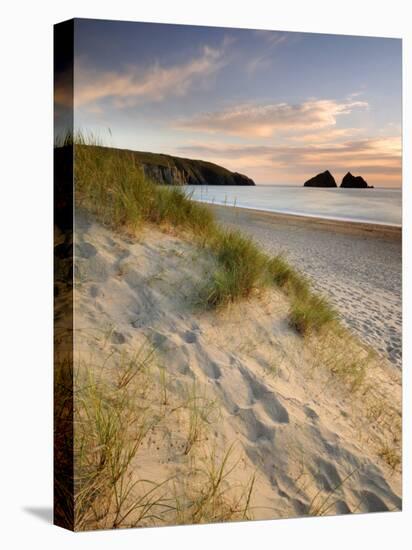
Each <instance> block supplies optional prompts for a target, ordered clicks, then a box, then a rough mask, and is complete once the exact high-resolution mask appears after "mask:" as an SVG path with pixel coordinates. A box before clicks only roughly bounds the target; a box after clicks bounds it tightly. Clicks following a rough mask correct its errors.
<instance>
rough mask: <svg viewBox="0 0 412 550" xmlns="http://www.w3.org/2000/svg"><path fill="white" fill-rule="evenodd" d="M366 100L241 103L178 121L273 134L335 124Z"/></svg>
mask: <svg viewBox="0 0 412 550" xmlns="http://www.w3.org/2000/svg"><path fill="white" fill-rule="evenodd" d="M367 106H368V104H367V103H366V102H364V101H341V102H339V101H335V100H324V99H322V100H309V101H304V102H303V103H300V104H295V105H292V104H290V103H266V104H251V103H246V104H241V105H238V106H233V107H230V108H228V109H226V110H222V111H216V112H211V113H202V114H200V115H198V116H195V117H193V118H191V119H183V120H180V121H178V122H177V125H178V127H179V128H183V129H190V130H197V131H201V132H211V133H217V132H219V133H223V134H230V135H235V136H241V137H244V136H247V137H270V136H272V135H273V134H274V132H275V131H276V130H278V131H279V130H282V131H288V130H292V129H293V130H307V129H319V128H326V127H330V126H334V125H335V124H336V119H337V117H339V116H341V115H345V114H349V113H351V112H352V111H353V110H354V109H358V108H366V107H367Z"/></svg>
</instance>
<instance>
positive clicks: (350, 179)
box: [340, 172, 373, 189]
mask: <svg viewBox="0 0 412 550" xmlns="http://www.w3.org/2000/svg"><path fill="white" fill-rule="evenodd" d="M340 186H341V187H344V188H345V187H346V188H351V189H373V185H368V183H367V182H366V181H365V180H364V179H363V178H362V176H354V175H353V174H351V173H350V172H348V173H347V174H346V176H344V178H343V180H342V183H341V184H340Z"/></svg>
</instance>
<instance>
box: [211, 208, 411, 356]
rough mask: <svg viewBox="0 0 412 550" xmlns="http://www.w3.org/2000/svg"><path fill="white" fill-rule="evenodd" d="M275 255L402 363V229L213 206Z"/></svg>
mask: <svg viewBox="0 0 412 550" xmlns="http://www.w3.org/2000/svg"><path fill="white" fill-rule="evenodd" d="M213 209H214V212H215V214H216V216H217V218H218V220H219V221H220V222H221V223H223V224H225V225H227V226H229V227H231V228H237V229H241V230H242V231H243V232H244V233H246V234H248V235H249V236H251V237H252V238H253V239H255V240H256V241H257V242H258V243H259V244H260V245H261V246H262V248H263V249H264V250H266V251H267V252H268V253H271V254H279V253H283V254H284V255H285V257H286V258H288V259H289V260H290V262H291V263H292V264H293V265H295V266H296V267H297V268H298V269H299V270H301V271H302V272H303V273H305V274H306V275H307V276H308V277H309V278H310V280H311V282H312V285H313V286H314V288H316V289H317V290H318V291H320V292H321V293H322V294H324V295H326V296H327V297H328V298H329V300H330V301H331V303H333V305H334V306H335V307H336V308H337V310H338V311H339V313H340V314H341V319H342V321H343V322H344V323H345V324H346V326H347V327H348V328H350V330H352V331H353V332H354V333H355V334H358V335H359V336H360V337H361V338H362V339H363V340H365V341H366V342H368V343H369V344H370V345H371V346H372V347H373V348H374V349H375V350H377V351H378V352H379V353H380V354H382V355H383V356H384V357H387V358H388V359H389V360H390V361H391V363H393V364H394V365H396V366H397V367H401V364H402V239H401V236H402V235H401V229H400V228H397V227H390V226H379V225H371V224H364V223H349V222H338V221H328V220H320V219H316V220H313V219H310V218H304V217H298V216H288V215H278V214H272V213H266V212H258V211H254V210H247V209H234V208H229V207H219V206H214V207H213Z"/></svg>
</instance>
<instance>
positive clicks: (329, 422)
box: [75, 210, 401, 527]
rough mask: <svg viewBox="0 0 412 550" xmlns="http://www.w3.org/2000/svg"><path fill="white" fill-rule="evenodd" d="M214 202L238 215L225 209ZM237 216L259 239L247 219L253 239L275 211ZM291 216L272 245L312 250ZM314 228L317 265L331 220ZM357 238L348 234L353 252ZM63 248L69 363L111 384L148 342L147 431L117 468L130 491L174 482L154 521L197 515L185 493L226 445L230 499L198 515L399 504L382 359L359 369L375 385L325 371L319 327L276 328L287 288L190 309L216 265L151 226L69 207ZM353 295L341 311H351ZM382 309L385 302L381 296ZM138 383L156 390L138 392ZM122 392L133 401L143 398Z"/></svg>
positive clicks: (395, 410)
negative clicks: (168, 506) (69, 251)
mask: <svg viewBox="0 0 412 550" xmlns="http://www.w3.org/2000/svg"><path fill="white" fill-rule="evenodd" d="M217 214H218V215H219V217H220V218H221V219H222V218H223V217H224V216H226V221H225V223H228V224H235V221H234V219H233V220H232V219H231V218H232V215H233V214H232V212H228V211H226V210H221V211H220V212H217ZM241 215H242V216H244V217H245V222H246V221H247V220H248V219H249V225H248V224H246V223H244V224H242V227H244V228H245V229H246V230H249V231H250V232H252V231H253V232H254V236H255V237H258V238H259V230H260V231H261V239H263V244H264V245H265V242H266V241H265V240H264V236H265V235H267V233H268V231H269V230H271V226H272V223H274V222H272V221H269V222H265V221H264V220H263V221H262V219H261V217H260V216H259V215H255V214H251V213H246V212H245V213H243V212H242V213H241ZM277 223H278V224H279V222H277ZM282 224H283V222H282V223H280V224H279V225H280V226H281V227H284V225H282ZM248 227H249V229H248ZM293 227H294V226H293ZM303 229H304V232H305V235H306V237H305V239H306V240H305V242H303V241H302V237H299V235H300V234H301V232H302V230H300V229H299V228H298V227H295V229H294V230H293V231H291V230H290V228H289V230H288V231H286V227H284V232H283V233H281V232H280V233H276V234H277V235H278V238H279V240H278V241H275V242H274V244H273V246H274V248H276V246H277V247H278V248H281V245H282V246H284V247H286V241H283V242H282V241H281V240H280V239H281V236H282V235H283V238H284V239H286V238H288V239H289V241H290V250H291V251H293V253H294V255H295V256H294V258H296V260H298V259H299V251H300V253H301V255H302V257H303V248H304V245H305V243H306V246H307V247H309V243H310V242H312V245H311V246H312V252H313V253H315V252H316V251H317V250H319V247H320V248H321V242H322V241H319V240H318V241H316V240H315V238H314V232H315V231H316V230H315V229H312V230H310V231H309V230H308V228H303ZM322 235H323V238H324V243H327V242H329V248H328V249H325V250H324V251H323V254H322V257H321V258H322V262H323V264H322V268H324V265H325V264H327V263H328V259H329V254H328V251H329V252H330V250H331V249H332V248H333V246H332V244H331V243H330V239H331V237H330V234H329V232H328V231H326V232H325V233H319V239H321V238H322ZM293 236H294V237H293ZM338 237H339V235H338ZM293 238H294V239H295V240H293ZM310 238H312V241H311V240H310ZM340 238H341V239H342V245H341V246H342V247H343V246H347V247H350V245H351V243H352V242H353V239H354V236H353V235H346V234H342V235H341V236H340ZM328 239H329V240H328ZM335 240H336V239H335ZM272 241H273V239H272V240H271V242H272ZM298 242H300V243H301V244H300V248H299V247H298V246H297V245H296V244H295V243H298ZM379 242H380V241H379ZM368 243H369V240H367V241H366V243H363V241H362V239H360V240H359V246H362V245H363V246H364V247H365V249H366V244H368ZM323 246H325V244H323ZM388 249H389V250H390V249H391V248H390V246H389V241H388ZM75 251H76V252H75V253H76V261H75V272H76V291H75V322H76V335H75V339H76V342H75V345H76V350H77V355H76V360H75V363H76V364H75V370H76V371H77V372H82V371H84V373H85V375H86V376H87V377H89V376H90V375H91V374H93V373H94V374H93V375H94V376H95V377H96V378H97V379H98V380H104V379H105V377H106V378H107V380H109V382H110V384H111V385H113V383H114V382H113V381H114V380H116V379H118V378H116V377H119V373H120V374H121V373H122V372H123V370H122V369H124V365H125V362H126V361H127V360H126V359H125V358H127V357H131V356H132V354H136V350H140V349H142V346H145V345H147V343H149V344H148V345H150V346H152V347H153V349H154V353H155V362H156V365H155V366H154V367H153V370H152V371H151V374H150V379H149V378H147V377H148V376H149V374H148V371H146V370H145V371H144V372H145V374H144V375H143V371H142V370H140V371H139V372H137V373H134V374H133V376H135V378H134V380H133V382H135V383H136V388H137V389H136V390H135V391H136V392H140V391H142V388H146V389H145V390H144V392H145V394H144V397H139V399H144V403H145V405H144V410H145V411H146V413H145V414H146V417H148V418H149V420H150V419H151V420H150V421H151V423H150V426H151V428H150V430H148V431H147V432H145V434H144V437H143V436H142V438H141V440H139V441H140V443H139V447H138V451H137V453H136V456H135V458H134V459H133V462H132V464H131V466H130V471H129V474H128V476H129V478H128V479H131V480H133V483H135V485H133V487H136V489H134V492H132V496H133V498H134V499H135V501H136V499H137V498H143V497H140V496H139V493H137V494H136V491H138V490H140V489H141V485H139V483H144V482H143V481H142V480H155V481H156V483H159V484H160V482H162V484H161V485H159V489H156V491H162V492H161V493H160V492H159V493H155V494H156V495H157V494H159V495H161V496H159V499H160V500H159V502H163V501H162V500H161V499H162V498H163V495H164V494H165V495H166V496H165V497H164V498H167V499H169V500H167V502H169V503H170V498H171V495H172V496H173V498H176V501H178V502H179V503H180V504H179V510H180V512H179V514H178V513H177V512H175V511H173V512H168V514H169V515H167V514H163V511H162V514H163V515H161V516H160V517H161V520H156V522H157V524H174V523H191V522H194V521H205V519H203V520H199V519H197V517H198V516H195V515H193V512H192V510H193V503H194V502H198V500H196V499H199V495H202V494H203V493H202V491H204V488H205V487H206V486H207V483H209V482H210V479H215V478H214V477H213V476H215V475H216V474H213V472H216V471H219V466H218V465H219V464H225V462H224V461H225V457H226V456H227V453H228V452H229V454H230V456H229V459H228V465H227V466H225V470H224V471H225V472H226V468H227V471H228V473H227V475H226V473H225V476H224V478H223V481H222V487H223V488H222V493H221V496H219V503H218V507H219V510H222V509H226V510H231V511H232V512H231V513H230V514H229V512H228V515H227V516H222V515H220V516H216V515H213V514H215V512H213V513H212V512H210V514H211V515H207V516H204V517H206V521H215V520H216V519H214V518H217V517H220V518H223V517H226V518H231V519H242V517H243V518H246V517H247V518H249V519H264V518H280V517H296V516H302V515H328V514H342V513H356V512H368V511H371V512H372V511H384V510H399V509H400V508H401V476H400V471H399V465H398V464H397V465H396V464H395V463H393V464H392V466H391V465H390V464H389V462H390V460H391V459H390V458H389V459H388V457H392V456H396V453H398V452H399V445H400V440H399V438H400V435H399V434H400V431H399V430H400V397H401V391H400V388H401V386H400V376H398V375H397V371H396V369H393V368H392V367H390V365H389V363H387V362H386V361H383V362H382V361H378V362H376V361H375V362H373V361H372V363H371V364H370V367H368V369H370V370H368V372H367V377H371V378H370V379H371V382H372V381H373V390H369V389H365V390H362V394H359V393H357V392H356V390H355V389H354V386H353V385H349V386H348V385H345V383H344V382H343V380H344V378H340V377H339V376H336V375H334V374H333V370H332V371H330V370H327V369H325V368H324V365H323V364H322V360H323V359H322V358H327V357H330V358H332V359H333V360H334V359H335V357H334V355H335V351H334V350H333V349H329V348H328V347H327V345H326V344H322V342H321V341H319V342H317V341H316V340H314V341H313V342H312V344H311V345H308V344H307V342H306V340H305V339H303V338H302V337H301V336H299V335H298V334H297V333H296V332H295V331H294V330H292V329H291V328H290V327H289V326H288V322H287V317H288V307H289V304H288V300H287V297H286V296H285V295H284V294H283V293H282V292H281V291H279V290H276V289H273V290H270V291H267V292H265V293H264V294H262V295H257V296H256V297H254V298H251V299H249V300H247V301H244V302H239V303H238V304H236V305H233V306H232V307H229V308H228V309H225V310H223V311H221V312H217V311H208V310H204V308H201V307H199V305H198V302H197V299H196V297H197V296H198V295H199V292H201V289H202V286H203V285H204V282H205V278H207V276H208V274H209V273H210V272H211V270H213V269H214V263H213V259H212V258H211V256H210V255H209V254H208V253H207V252H206V251H205V250H202V249H199V248H198V247H196V246H194V245H193V244H192V243H191V242H190V239H189V238H188V239H185V238H183V237H182V236H179V235H176V234H174V233H173V232H169V233H168V232H164V231H163V232H161V231H159V229H157V228H156V227H153V226H148V227H146V228H145V229H144V231H143V232H142V233H141V234H140V235H139V236H138V237H137V238H136V237H128V236H126V235H124V234H118V233H115V232H113V231H110V230H109V229H107V228H105V227H103V226H102V225H100V224H99V223H97V222H96V221H95V220H94V219H93V217H92V216H90V215H88V214H85V213H84V212H81V211H78V212H77V214H76V236H75ZM347 254H350V255H351V254H352V252H348V253H347ZM309 256H310V255H309ZM315 257H316V256H312V259H311V261H312V262H313V264H315V260H314V258H315ZM350 257H352V256H350ZM307 261H308V262H309V259H308V260H307ZM388 268H389V266H388V267H387V269H388ZM336 270H337V267H336V266H333V267H332V268H330V270H329V271H326V273H324V274H323V276H322V279H321V280H320V282H323V285H325V286H321V285H319V288H322V289H327V288H333V287H332V286H331V285H330V284H329V286H328V285H327V281H328V280H329V279H332V276H334V277H335V281H334V284H335V285H336V286H337V287H338V286H339V285H338V281H339V277H338V275H339V274H338V273H337V272H336ZM313 273H317V272H316V271H313ZM318 273H319V274H320V273H321V269H320V266H318ZM333 274H335V275H333ZM346 276H347V284H348V285H349V282H350V280H351V279H350V276H349V274H346ZM363 277H366V274H363ZM319 278H320V275H319ZM351 284H352V288H351V289H348V291H347V292H346V293H345V292H344V291H342V292H344V293H343V295H342V298H341V299H342V300H344V299H345V298H344V297H345V296H347V297H349V296H351V301H350V303H351V304H352V302H356V298H354V297H353V296H354V295H353V292H354V291H355V292H357V294H356V296H359V295H360V296H364V295H365V294H362V293H361V289H362V286H361V285H360V283H356V284H355V283H354V282H353V279H352V283H351ZM376 292H377V294H378V291H376ZM336 296H338V295H336ZM368 299H369V300H372V299H373V298H371V296H368ZM373 303H375V301H373ZM376 303H379V302H378V299H377V298H376ZM350 307H355V306H350ZM350 307H349V306H348V311H352V312H353V314H355V313H356V312H357V311H358V310H355V309H352V310H351V309H350ZM381 307H387V308H388V309H389V304H388V303H385V304H384V305H383V306H381ZM359 311H362V308H360V310H359ZM379 311H381V312H382V311H383V310H379ZM357 314H358V313H356V315H357ZM363 314H365V313H363ZM380 316H382V313H380ZM377 326H378V325H377ZM325 345H326V347H324V346H325ZM359 350H360V351H359ZM359 350H358V351H359V353H360V355H359V357H363V356H364V354H363V352H362V350H361V348H359ZM331 354H332V355H331ZM357 357H358V356H357ZM359 357H358V359H357V360H361V359H359ZM125 372H126V373H127V372H128V371H125ZM143 376H145V377H146V378H144V380H143V379H142V377H143ZM123 379H124V376H123V378H121V380H123ZM368 379H369V378H367V379H366V383H365V384H366V385H365V388H368V387H369V386H368V382H367V380H368ZM116 387H121V384H119V383H118V385H117V386H116ZM371 387H372V386H371ZM81 391H83V390H77V392H78V394H79V395H82V393H81ZM128 391H130V389H128ZM79 392H80V393H79ZM148 392H149V393H150V394H151V393H153V396H152V398H151V399H150V400H149V398H148ZM139 395H140V394H139ZM188 396H189V397H188ZM193 396H195V397H193ZM388 398H389V401H388ZM134 400H135V401H134V403H135V405H136V403H138V402H140V401H138V398H137V397H136V398H134ZM148 403H150V406H149V405H148ZM194 403H195V404H196V407H195V408H194V407H193V404H194ZM134 414H135V413H134ZM153 419H155V420H153ZM162 419H164V420H162ZM194 419H195V420H194ZM194 422H196V424H195V427H196V429H195V430H194V429H193V425H194V424H193V423H194ZM132 441H133V439H132ZM222 467H223V466H222ZM205 472H206V473H205ZM202 476H203V477H202ZM168 480H169V481H168ZM170 480H171V481H170ZM166 482H167V484H166V485H165V483H166ZM252 486H253V493H251V497H250V503H249V497H247V501H248V506H249V509H248V514H247V515H243V516H242V513H240V512H239V513H236V510H238V508H239V506H240V505H239V504H236V503H239V502H241V501H242V499H246V497H245V494H249V493H248V487H252ZM219 494H220V493H219ZM176 495H177V496H176ZM202 498H203V497H202ZM182 503H185V504H184V505H183V504H182ZM215 505H216V502H215V503H214V504H213V506H215ZM159 506H160V505H159ZM225 507H226V508H225ZM159 510H163V509H161V508H159ZM189 512H190V513H189ZM190 514H192V515H190ZM159 515H160V511H159ZM135 516H136V514H133V513H131V514H130V515H129V516H128V518H127V522H126V521H125V522H124V524H123V525H124V526H130V525H134V523H133V520H135V519H136V517H135ZM136 521H137V520H136ZM139 521H140V522H139V525H150V524H151V523H150V521H149V520H139ZM93 525H95V524H93ZM99 525H100V526H101V527H104V526H107V525H108V524H105V523H101V524H99ZM110 525H111V524H110ZM86 527H87V524H86Z"/></svg>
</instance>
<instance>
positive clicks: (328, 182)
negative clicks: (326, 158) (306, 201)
mask: <svg viewBox="0 0 412 550" xmlns="http://www.w3.org/2000/svg"><path fill="white" fill-rule="evenodd" d="M303 186H304V187H337V185H336V181H335V178H334V177H333V176H332V174H331V173H330V172H329V170H326V171H325V172H322V173H321V174H318V175H317V176H314V177H313V178H310V179H309V180H308V181H305V183H304V184H303Z"/></svg>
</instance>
